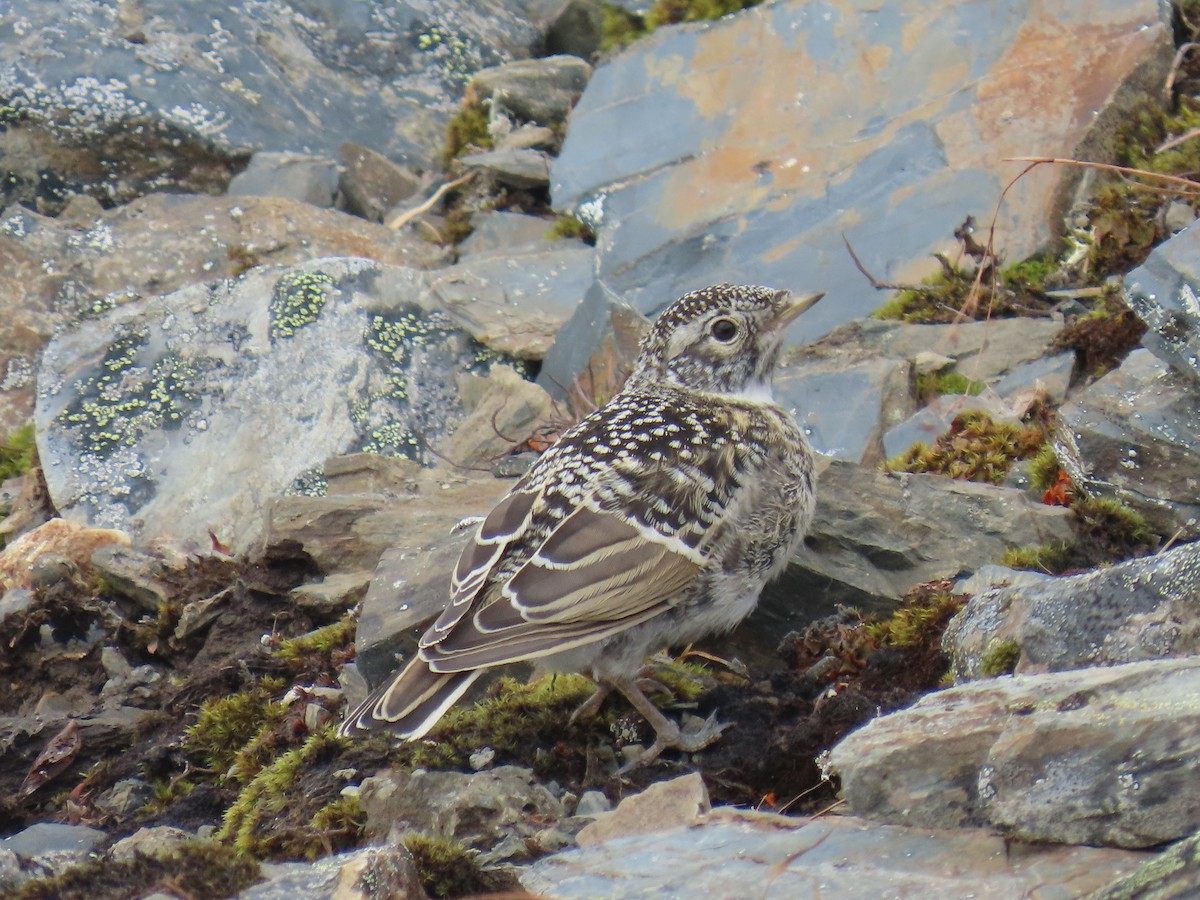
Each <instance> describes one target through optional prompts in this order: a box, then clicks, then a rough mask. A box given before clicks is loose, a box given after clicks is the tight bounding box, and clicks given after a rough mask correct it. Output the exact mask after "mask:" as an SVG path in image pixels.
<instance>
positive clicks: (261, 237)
mask: <svg viewBox="0 0 1200 900" xmlns="http://www.w3.org/2000/svg"><path fill="white" fill-rule="evenodd" d="M445 255H446V252H445V250H444V249H443V248H440V247H437V246H436V245H434V244H430V243H428V242H426V241H422V240H419V239H417V238H415V237H411V236H408V235H407V234H404V233H401V232H396V231H393V230H391V229H390V228H384V227H382V226H380V225H372V224H370V223H369V222H364V221H363V220H362V219H358V218H355V217H354V216H348V215H346V214H345V213H340V212H336V211H334V210H326V209H316V208H314V207H312V206H310V205H309V204H307V203H301V202H299V201H296V200H287V199H282V198H276V197H205V196H187V195H174V194H154V195H151V196H149V197H144V198H142V199H139V200H135V201H133V202H132V203H128V204H126V205H124V206H121V207H118V208H116V209H111V210H108V211H107V212H105V213H104V214H103V215H102V216H100V217H99V218H98V219H96V220H95V221H93V222H91V223H89V224H88V225H87V226H85V227H79V226H76V227H68V226H65V225H64V224H63V223H62V222H61V221H59V220H56V219H50V218H46V217H43V216H39V215H37V214H36V213H33V212H30V211H28V210H24V209H21V208H13V209H10V210H8V211H7V212H6V213H4V214H2V215H0V267H3V269H4V271H5V272H6V274H7V275H8V276H9V278H10V281H9V282H8V286H7V288H6V292H7V294H6V295H7V297H8V302H7V303H6V309H5V311H6V315H5V316H4V317H0V434H4V433H7V431H8V430H10V429H12V428H16V427H18V426H20V425H24V424H25V423H26V422H28V421H29V419H30V417H31V415H32V413H33V406H34V374H35V372H36V366H37V360H38V357H39V354H40V353H41V350H42V347H43V346H44V345H45V344H46V342H47V341H48V340H49V339H50V337H51V335H52V334H53V333H54V332H55V331H56V330H57V329H60V328H61V327H62V326H63V325H64V324H67V323H75V322H76V321H77V320H78V319H80V318H81V317H82V318H89V319H90V318H94V317H96V316H97V315H100V314H102V313H103V312H104V311H105V310H107V309H110V308H111V307H113V306H118V305H121V304H125V303H129V302H131V301H133V300H134V299H136V298H137V297H148V296H157V295H161V294H168V293H171V292H172V291H175V290H177V289H179V288H182V287H185V286H187V285H189V284H194V283H196V282H200V281H205V280H210V279H215V278H233V277H236V276H238V275H241V274H242V273H244V272H246V271H247V270H249V269H252V268H255V267H257V266H267V265H288V264H291V263H297V262H306V261H309V260H311V259H313V258H315V257H321V256H363V257H369V258H371V259H376V260H379V261H380V262H384V263H390V264H393V265H412V266H417V267H424V266H430V265H434V264H436V263H437V262H439V261H440V260H442V259H444V257H445Z"/></svg>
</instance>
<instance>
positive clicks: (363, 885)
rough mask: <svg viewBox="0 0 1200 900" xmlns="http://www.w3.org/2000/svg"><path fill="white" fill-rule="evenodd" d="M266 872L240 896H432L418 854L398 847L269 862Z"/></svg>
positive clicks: (278, 899) (405, 899)
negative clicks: (416, 860)
mask: <svg viewBox="0 0 1200 900" xmlns="http://www.w3.org/2000/svg"><path fill="white" fill-rule="evenodd" d="M262 874H263V879H264V880H263V881H261V882H259V883H258V884H255V885H251V886H250V887H248V888H246V889H245V890H244V891H242V892H241V893H240V894H238V898H239V900H296V898H298V897H336V898H338V900H358V898H361V900H367V898H380V900H382V898H397V900H424V898H425V897H426V896H427V895H426V893H425V890H424V888H423V887H422V886H421V879H420V876H419V874H418V872H417V867H416V864H415V863H414V861H413V858H412V854H411V853H409V852H408V850H406V849H405V848H404V847H403V846H397V845H386V846H374V847H360V848H359V849H357V850H352V851H350V852H348V853H337V854H334V855H333V856H326V857H323V858H322V859H317V860H313V861H312V862H283V863H265V864H263V866H262Z"/></svg>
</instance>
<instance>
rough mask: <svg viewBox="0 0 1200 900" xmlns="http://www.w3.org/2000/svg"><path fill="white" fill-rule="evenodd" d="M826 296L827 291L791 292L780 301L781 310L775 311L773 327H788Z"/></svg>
mask: <svg viewBox="0 0 1200 900" xmlns="http://www.w3.org/2000/svg"><path fill="white" fill-rule="evenodd" d="M824 296H825V293H824V291H822V292H821V293H819V294H789V295H788V296H787V297H785V298H782V299H781V300H780V303H779V311H778V312H777V313H775V320H774V321H773V322H772V323H771V325H772V328H786V327H787V326H788V325H790V324H791V323H792V322H793V321H794V320H795V318H796V317H797V316H799V315H800V313H802V312H804V311H805V310H808V309H810V308H811V307H813V306H815V305H816V303H817V301H818V300H820V299H821V298H822V297H824Z"/></svg>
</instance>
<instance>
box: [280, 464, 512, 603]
mask: <svg viewBox="0 0 1200 900" xmlns="http://www.w3.org/2000/svg"><path fill="white" fill-rule="evenodd" d="M416 473H417V474H415V475H414V477H413V478H412V481H411V485H410V487H408V489H407V490H406V491H405V492H403V493H394V492H391V491H386V490H382V491H380V490H367V491H363V492H361V493H358V492H356V493H344V492H341V491H334V492H330V493H329V494H328V495H326V496H324V497H309V496H287V497H282V498H280V499H279V500H277V501H275V502H274V503H273V504H272V506H271V510H270V523H269V526H268V538H267V541H268V544H280V543H283V542H286V541H296V542H298V543H299V544H300V545H301V546H302V548H303V549H304V551H305V552H306V553H308V554H309V555H310V556H312V558H313V559H314V561H315V562H316V563H317V565H318V567H320V569H321V570H322V571H324V572H353V571H357V570H362V569H374V568H375V566H376V564H377V563H379V559H380V556H381V554H383V552H384V550H387V549H389V548H396V547H399V548H401V549H402V550H403V551H404V552H406V553H410V554H415V553H418V552H420V551H423V550H425V549H427V548H432V547H436V546H440V545H443V544H445V543H446V542H447V540H448V535H449V534H450V529H451V527H452V526H454V525H455V524H456V523H457V522H458V521H459V520H460V519H462V518H463V516H466V515H475V514H479V515H484V514H486V513H487V512H488V511H490V510H491V508H492V506H494V505H495V503H496V501H497V500H499V499H500V497H501V496H502V494H503V493H504V490H505V489H506V488H507V486H508V485H507V484H506V483H505V482H502V481H497V480H496V479H495V478H493V477H492V476H491V475H490V473H472V472H464V473H461V474H460V473H458V472H450V471H447V470H445V469H429V470H421V469H417V470H416ZM449 573H450V569H449V568H448V569H446V577H447V578H449V577H450V574H449ZM447 583H448V582H447Z"/></svg>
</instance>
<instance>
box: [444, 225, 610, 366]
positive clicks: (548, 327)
mask: <svg viewBox="0 0 1200 900" xmlns="http://www.w3.org/2000/svg"><path fill="white" fill-rule="evenodd" d="M592 283H593V276H592V250H591V248H590V247H584V246H580V245H574V246H572V245H570V244H566V245H563V244H559V243H554V244H549V245H546V244H543V245H542V246H539V247H534V248H530V249H528V250H526V251H525V252H520V253H513V252H510V251H504V250H501V251H499V252H496V253H493V254H487V255H483V254H473V255H471V256H468V257H466V258H465V259H464V260H463V261H462V262H460V263H459V264H458V265H455V266H451V267H449V268H448V269H443V270H441V271H440V272H439V273H438V274H437V276H436V277H435V278H434V279H433V280H432V281H431V283H430V286H429V291H430V300H429V301H428V302H430V303H431V304H435V305H436V306H437V307H438V308H441V309H445V310H446V311H447V312H448V313H449V314H450V315H451V316H452V317H453V318H454V321H455V322H457V323H458V324H459V325H460V326H461V327H463V328H465V329H466V330H467V331H468V332H469V333H470V334H471V335H472V336H473V337H474V338H475V339H476V340H477V341H479V342H480V343H482V344H485V345H486V346H488V347H491V348H492V349H493V350H496V351H498V352H500V353H507V354H509V355H511V356H514V357H516V358H517V359H527V360H532V359H541V358H542V357H543V356H544V355H545V354H546V351H547V349H548V348H549V347H550V345H551V344H552V343H553V342H554V340H555V335H557V334H558V332H559V330H560V329H561V328H562V327H563V323H565V322H566V321H567V320H568V319H569V318H570V317H571V315H572V313H573V312H574V311H575V307H576V306H577V305H578V303H579V301H580V300H581V299H583V296H584V295H585V294H586V293H587V292H588V290H589V289H590V288H591V286H592Z"/></svg>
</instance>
